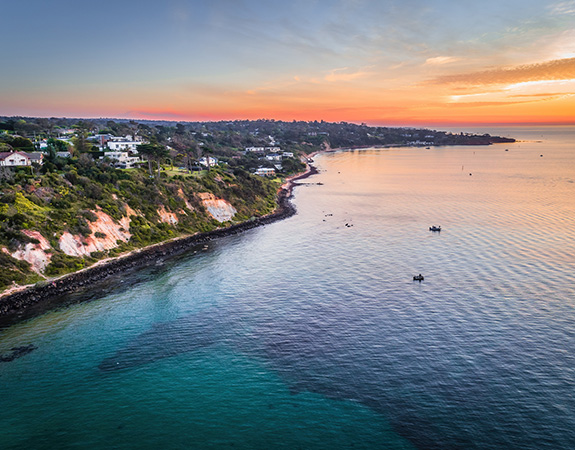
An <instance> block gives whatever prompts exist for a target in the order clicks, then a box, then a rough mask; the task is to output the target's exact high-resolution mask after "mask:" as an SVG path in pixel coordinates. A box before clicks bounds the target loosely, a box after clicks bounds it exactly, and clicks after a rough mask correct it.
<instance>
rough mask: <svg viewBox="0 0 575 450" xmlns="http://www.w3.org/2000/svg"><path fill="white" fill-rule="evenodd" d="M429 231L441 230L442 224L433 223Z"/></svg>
mask: <svg viewBox="0 0 575 450" xmlns="http://www.w3.org/2000/svg"><path fill="white" fill-rule="evenodd" d="M429 231H441V225H440V226H438V227H436V226H435V225H432V226H430V227H429Z"/></svg>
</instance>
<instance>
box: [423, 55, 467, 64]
mask: <svg viewBox="0 0 575 450" xmlns="http://www.w3.org/2000/svg"><path fill="white" fill-rule="evenodd" d="M456 61H460V58H455V57H453V56H436V57H435V58H427V60H426V61H425V65H428V66H438V65H443V64H450V63H454V62H456Z"/></svg>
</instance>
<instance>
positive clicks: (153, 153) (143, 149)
mask: <svg viewBox="0 0 575 450" xmlns="http://www.w3.org/2000/svg"><path fill="white" fill-rule="evenodd" d="M137 149H138V153H139V154H140V155H143V156H145V157H146V158H147V160H148V170H149V171H150V177H151V176H152V161H156V163H157V164H158V178H160V160H161V159H162V158H165V157H167V156H168V155H169V152H168V149H167V148H166V147H164V146H163V145H160V144H152V143H150V144H140V145H138V147H137Z"/></svg>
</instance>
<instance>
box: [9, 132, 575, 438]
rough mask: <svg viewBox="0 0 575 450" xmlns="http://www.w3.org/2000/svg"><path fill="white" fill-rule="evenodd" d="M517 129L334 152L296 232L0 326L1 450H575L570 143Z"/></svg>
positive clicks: (95, 290) (254, 238) (128, 278)
mask: <svg viewBox="0 0 575 450" xmlns="http://www.w3.org/2000/svg"><path fill="white" fill-rule="evenodd" d="M497 131H499V130H497ZM493 134H497V132H496V131H494V132H493ZM503 134H508V135H511V136H515V137H519V138H522V139H524V140H523V141H522V142H518V143H515V144H510V145H507V146H490V147H446V148H432V149H429V150H425V149H405V148H404V149H385V150H364V151H353V152H339V153H334V154H324V155H321V156H319V157H317V158H316V163H317V165H318V167H319V169H320V173H319V174H318V175H317V176H315V177H312V178H309V179H307V180H305V185H304V186H301V187H298V188H297V189H296V193H295V199H294V202H295V204H296V206H297V208H298V214H297V215H296V216H294V217H292V218H290V219H288V220H285V221H282V222H277V223H274V224H271V225H268V226H266V227H263V228H260V229H256V230H251V231H249V232H247V233H244V234H242V235H240V236H234V237H230V238H226V239H222V240H220V241H218V242H215V243H212V244H211V245H210V249H209V250H208V251H207V252H205V253H203V252H201V253H198V254H193V253H190V254H189V255H185V256H183V257H180V258H178V259H177V260H173V261H164V262H158V263H159V264H158V265H155V266H154V267H150V268H149V269H146V270H143V271H140V272H137V273H127V274H124V275H122V276H120V277H117V278H115V279H113V280H109V281H108V282H106V283H105V284H101V285H98V286H93V287H91V288H90V290H89V291H87V292H84V293H81V294H79V295H77V296H74V297H70V298H67V299H65V303H66V304H67V306H65V307H62V308H60V309H57V310H55V311H51V312H48V313H46V314H44V315H42V316H40V317H37V318H35V319H30V320H28V321H26V322H23V323H20V324H17V325H13V326H11V327H9V328H6V329H3V330H1V331H0V352H5V351H7V350H8V349H9V348H11V347H14V346H18V345H27V344H34V345H35V346H36V347H37V349H36V350H34V351H33V352H31V353H29V354H27V355H24V356H23V357H21V358H19V359H16V360H14V361H12V362H9V363H0V399H1V400H0V402H1V406H2V407H1V408H0V447H1V448H158V447H164V448H231V447H233V448H290V449H291V448H330V449H332V448H422V449H425V448H438V449H449V448H482V449H483V448H510V449H513V448H518V449H519V448H521V449H526V448H527V449H529V448H532V449H545V448H548V449H561V448H564V449H570V448H575V432H574V431H573V430H575V413H574V411H575V394H574V391H573V386H574V385H575V355H574V352H575V350H574V348H575V347H574V345H573V344H574V343H575V342H574V341H575V339H574V338H575V331H574V327H573V325H574V323H575V300H573V299H574V298H575V282H574V281H573V278H572V274H573V273H574V272H575V149H574V145H573V138H574V137H575V131H574V130H573V129H572V128H571V129H570V128H561V127H558V128H543V129H535V128H533V129H529V128H521V129H513V130H505V133H503ZM506 148H507V149H508V151H505V149H506ZM541 155H543V156H541ZM317 183H321V184H317ZM346 224H347V226H346ZM433 224H435V225H441V226H442V229H443V231H441V233H431V232H429V231H428V227H429V226H430V225H433ZM417 273H422V274H424V275H425V281H424V282H423V283H417V282H416V283H414V282H413V281H412V276H413V275H414V274H417ZM79 300H84V301H83V302H80V303H77V301H79Z"/></svg>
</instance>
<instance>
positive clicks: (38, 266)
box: [3, 230, 52, 273]
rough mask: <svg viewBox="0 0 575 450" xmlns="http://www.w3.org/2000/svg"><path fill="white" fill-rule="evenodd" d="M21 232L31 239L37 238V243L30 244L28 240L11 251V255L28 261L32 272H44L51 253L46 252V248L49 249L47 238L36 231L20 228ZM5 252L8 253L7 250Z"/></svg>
mask: <svg viewBox="0 0 575 450" xmlns="http://www.w3.org/2000/svg"><path fill="white" fill-rule="evenodd" d="M22 233H24V234H25V235H26V236H28V237H30V238H32V239H36V240H38V241H39V243H38V244H32V243H31V242H28V243H27V244H25V245H24V246H22V245H21V246H20V248H18V250H16V251H15V252H14V253H12V257H13V258H16V259H20V260H24V261H26V262H28V263H29V264H30V266H31V267H32V270H33V271H34V272H37V273H42V272H44V270H45V269H46V266H47V265H48V264H49V263H50V258H51V257H52V255H51V253H47V252H46V250H50V248H51V246H50V243H49V242H48V239H46V238H45V237H44V236H42V235H41V234H40V233H39V232H38V231H32V230H22ZM3 250H4V249H3ZM6 253H8V251H7V250H6Z"/></svg>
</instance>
